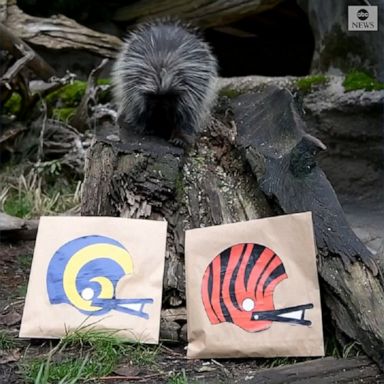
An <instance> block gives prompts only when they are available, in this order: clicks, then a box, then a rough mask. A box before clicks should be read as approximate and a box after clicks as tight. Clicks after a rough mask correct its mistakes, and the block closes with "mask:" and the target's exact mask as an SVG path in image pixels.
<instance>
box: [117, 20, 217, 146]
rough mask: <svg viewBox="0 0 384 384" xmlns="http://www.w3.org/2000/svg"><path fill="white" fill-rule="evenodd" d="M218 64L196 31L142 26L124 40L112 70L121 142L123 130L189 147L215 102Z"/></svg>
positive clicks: (167, 24) (174, 25)
mask: <svg viewBox="0 0 384 384" xmlns="http://www.w3.org/2000/svg"><path fill="white" fill-rule="evenodd" d="M216 79H217V62H216V59H215V57H214V55H213V54H212V52H211V49H210V47H209V45H208V44H207V43H206V42H205V41H204V40H203V39H202V37H200V36H199V34H198V33H197V31H196V29H194V28H192V27H191V26H189V25H187V24H184V23H182V22H180V21H178V20H172V19H164V18H162V19H157V20H152V21H148V22H145V23H143V24H141V25H139V26H138V27H136V29H135V30H133V31H132V32H131V33H130V34H129V36H128V37H127V39H126V40H125V42H124V44H123V47H122V50H121V51H120V54H119V55H118V58H117V60H116V62H115V64H114V67H113V70H112V83H113V89H114V99H115V102H116V104H117V105H118V112H117V122H118V124H119V127H120V138H121V139H122V141H125V139H124V136H125V134H126V132H127V131H126V130H133V131H135V132H137V133H144V134H153V135H156V136H160V137H163V138H165V139H167V140H169V141H170V142H172V143H173V144H175V145H178V146H189V145H192V144H193V142H194V140H195V138H196V135H197V134H198V133H199V132H200V131H201V129H202V128H203V127H204V125H205V124H206V123H207V119H208V117H209V114H210V110H211V108H212V106H213V103H214V101H215V94H216V92H215V86H216Z"/></svg>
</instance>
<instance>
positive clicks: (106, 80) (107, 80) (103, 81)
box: [97, 79, 111, 85]
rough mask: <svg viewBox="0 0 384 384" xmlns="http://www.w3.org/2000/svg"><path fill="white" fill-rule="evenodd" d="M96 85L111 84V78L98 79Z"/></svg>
mask: <svg viewBox="0 0 384 384" xmlns="http://www.w3.org/2000/svg"><path fill="white" fill-rule="evenodd" d="M97 85H111V79H98V80H97Z"/></svg>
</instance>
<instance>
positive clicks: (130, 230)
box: [20, 217, 167, 344]
mask: <svg viewBox="0 0 384 384" xmlns="http://www.w3.org/2000/svg"><path fill="white" fill-rule="evenodd" d="M166 233H167V223H166V222H165V221H163V222H160V221H151V220H135V219H123V218H112V217H42V218H41V219H40V224H39V229H38V234H37V239H36V246H35V252H34V257H33V262H32V268H31V274H30V279H29V285H28V291H27V296H26V301H25V307H24V313H23V318H22V323H21V329H20V337H38V338H56V337H61V336H63V335H65V333H66V332H67V331H70V330H78V329H83V330H87V329H90V328H92V329H97V330H118V332H117V334H118V335H119V336H121V337H123V338H125V339H128V340H132V341H136V342H143V343H150V344H155V343H158V340H159V327H160V310H161V295H162V286H163V274H164V258H165V243H166Z"/></svg>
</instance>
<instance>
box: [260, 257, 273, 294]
mask: <svg viewBox="0 0 384 384" xmlns="http://www.w3.org/2000/svg"><path fill="white" fill-rule="evenodd" d="M275 257H276V253H274V254H273V256H272V257H271V258H270V259H269V261H268V263H267V264H265V266H264V268H263V270H262V272H261V273H260V275H259V278H258V279H257V281H256V285H255V293H256V292H257V291H258V286H259V284H260V280H261V279H262V277H263V275H264V273H265V271H266V270H267V268H268V267H269V266H270V265H271V263H272V261H273V260H274V259H275Z"/></svg>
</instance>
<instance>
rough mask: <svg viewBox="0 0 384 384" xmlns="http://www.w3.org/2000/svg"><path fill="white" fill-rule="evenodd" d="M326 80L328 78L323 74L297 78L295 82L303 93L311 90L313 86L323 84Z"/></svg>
mask: <svg viewBox="0 0 384 384" xmlns="http://www.w3.org/2000/svg"><path fill="white" fill-rule="evenodd" d="M327 82H328V79H327V77H326V76H324V75H313V76H306V77H302V78H301V79H297V80H296V82H295V85H296V87H297V88H298V89H299V90H300V91H301V92H303V93H309V92H311V91H312V90H313V89H314V87H316V86H320V85H325V84H326V83H327Z"/></svg>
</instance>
